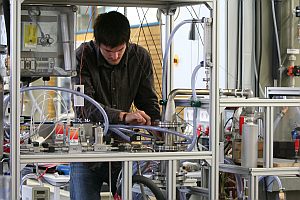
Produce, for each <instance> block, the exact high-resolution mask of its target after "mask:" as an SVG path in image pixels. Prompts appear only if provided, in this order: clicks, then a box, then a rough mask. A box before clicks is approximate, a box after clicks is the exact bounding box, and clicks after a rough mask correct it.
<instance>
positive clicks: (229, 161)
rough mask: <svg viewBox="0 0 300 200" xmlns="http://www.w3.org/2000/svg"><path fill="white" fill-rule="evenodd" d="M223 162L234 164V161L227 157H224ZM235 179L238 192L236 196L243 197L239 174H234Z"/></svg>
mask: <svg viewBox="0 0 300 200" xmlns="http://www.w3.org/2000/svg"><path fill="white" fill-rule="evenodd" d="M224 162H225V164H230V165H235V163H234V162H233V161H232V160H230V159H228V158H224ZM234 177H235V180H236V190H237V193H238V198H243V187H242V186H243V183H242V178H241V176H240V175H239V174H234Z"/></svg>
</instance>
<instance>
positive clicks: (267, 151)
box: [264, 106, 271, 168]
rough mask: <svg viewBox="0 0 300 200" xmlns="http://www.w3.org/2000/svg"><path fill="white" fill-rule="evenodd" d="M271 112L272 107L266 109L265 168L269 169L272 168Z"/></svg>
mask: <svg viewBox="0 0 300 200" xmlns="http://www.w3.org/2000/svg"><path fill="white" fill-rule="evenodd" d="M270 114H271V111H270V107H269V106H268V107H266V116H265V122H266V128H265V135H264V167H266V168H269V167H270V134H269V133H270V129H271V127H270V119H271V116H270Z"/></svg>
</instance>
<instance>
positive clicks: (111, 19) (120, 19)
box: [93, 11, 130, 47]
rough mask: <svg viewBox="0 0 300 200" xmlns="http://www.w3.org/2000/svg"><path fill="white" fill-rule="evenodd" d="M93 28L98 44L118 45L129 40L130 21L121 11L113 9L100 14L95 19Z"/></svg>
mask: <svg viewBox="0 0 300 200" xmlns="http://www.w3.org/2000/svg"><path fill="white" fill-rule="evenodd" d="M93 28H94V37H95V41H96V43H97V44H98V45H100V44H104V45H105V46H109V47H116V46H119V45H121V44H124V43H126V44H128V42H129V38H130V25H129V21H128V19H127V18H126V17H125V16H124V15H122V14H121V13H119V12H116V11H111V12H108V13H102V14H99V15H98V16H97V18H96V19H95V23H94V27H93Z"/></svg>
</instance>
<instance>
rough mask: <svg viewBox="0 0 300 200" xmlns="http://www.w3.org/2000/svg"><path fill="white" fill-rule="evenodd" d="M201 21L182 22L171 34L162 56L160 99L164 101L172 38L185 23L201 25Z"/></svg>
mask: <svg viewBox="0 0 300 200" xmlns="http://www.w3.org/2000/svg"><path fill="white" fill-rule="evenodd" d="M201 22H202V21H201V20H197V19H189V20H184V21H182V22H180V23H179V24H178V25H177V26H176V27H175V28H174V29H173V31H172V32H171V34H170V37H169V39H168V42H167V44H166V48H165V52H164V54H163V56H164V57H163V65H162V70H163V75H162V83H163V88H162V99H163V100H166V99H167V85H166V79H167V71H168V70H167V68H168V54H169V50H170V46H171V43H172V40H173V37H174V35H175V33H176V31H177V30H178V29H179V28H180V27H181V26H182V25H184V24H186V23H201Z"/></svg>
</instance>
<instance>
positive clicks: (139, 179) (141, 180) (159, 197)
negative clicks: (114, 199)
mask: <svg viewBox="0 0 300 200" xmlns="http://www.w3.org/2000/svg"><path fill="white" fill-rule="evenodd" d="M134 184H143V185H144V186H145V187H148V188H149V189H150V190H151V192H152V193H153V194H154V196H155V198H156V200H165V199H166V198H165V196H164V194H163V193H162V191H161V190H160V189H159V187H157V185H156V184H155V183H154V182H153V181H152V180H151V179H149V178H147V177H145V176H142V175H134V176H132V185H134ZM117 192H118V194H119V195H121V187H119V188H118V191H117Z"/></svg>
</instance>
